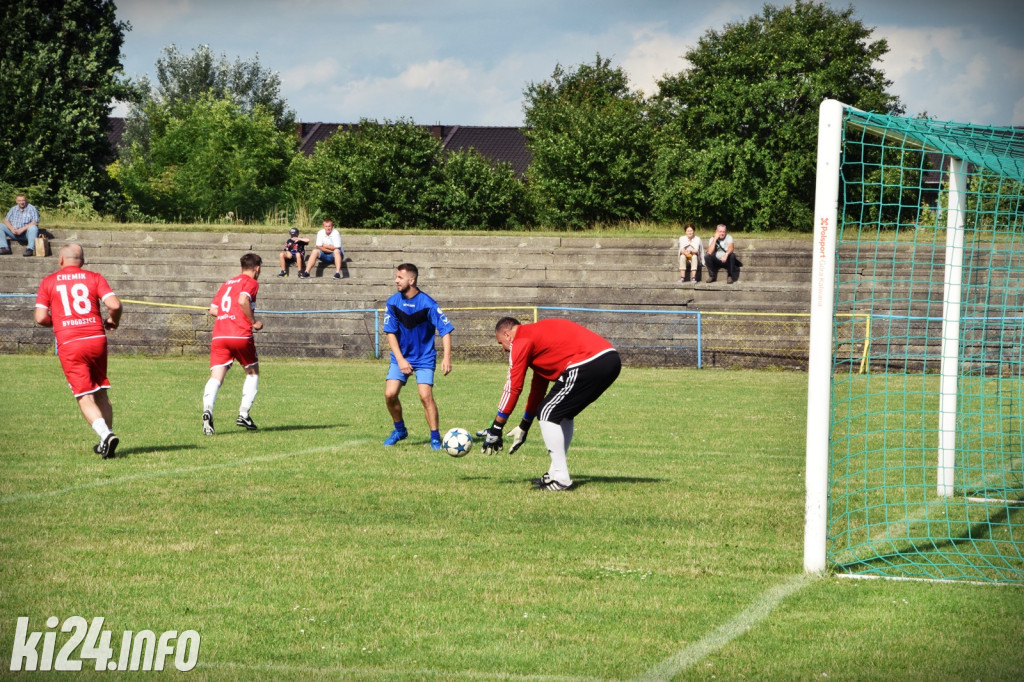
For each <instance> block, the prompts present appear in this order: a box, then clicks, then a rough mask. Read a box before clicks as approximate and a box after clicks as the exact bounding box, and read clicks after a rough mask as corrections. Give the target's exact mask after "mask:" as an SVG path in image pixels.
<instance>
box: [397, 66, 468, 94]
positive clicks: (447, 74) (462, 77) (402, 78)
mask: <svg viewBox="0 0 1024 682" xmlns="http://www.w3.org/2000/svg"><path fill="white" fill-rule="evenodd" d="M471 77H472V76H471V74H470V71H469V69H468V68H466V65H465V64H463V63H462V62H460V61H458V60H457V59H443V60H437V59H432V60H430V61H428V62H424V63H422V64H412V65H411V66H408V67H406V69H405V71H403V72H402V73H401V74H399V76H398V77H397V78H396V79H395V81H396V82H397V84H398V85H399V86H401V87H403V88H405V89H409V90H438V89H441V90H445V89H451V90H458V89H461V88H463V87H465V86H466V85H467V83H468V81H469V80H470V79H471Z"/></svg>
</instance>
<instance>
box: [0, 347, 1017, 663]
mask: <svg viewBox="0 0 1024 682" xmlns="http://www.w3.org/2000/svg"><path fill="white" fill-rule="evenodd" d="M384 371H385V365H384V363H383V362H371V361H336V360H335V361H301V362H300V361H286V360H278V359H274V358H268V359H266V360H265V362H264V363H263V367H262V377H261V382H260V394H259V397H258V398H257V401H256V405H255V407H254V409H253V412H252V415H253V418H254V419H255V420H256V422H257V423H258V424H259V425H260V430H259V431H258V432H254V433H249V432H244V431H242V430H241V429H238V428H236V427H235V426H234V424H233V422H234V416H235V414H236V410H237V406H238V399H239V394H240V390H241V380H242V373H241V372H240V371H239V370H238V368H235V369H234V370H232V372H231V373H229V375H228V380H227V381H226V383H225V386H224V388H223V389H222V391H221V394H220V400H219V402H218V405H217V411H216V423H217V426H218V430H219V433H218V434H217V435H216V436H215V437H213V438H205V437H203V436H202V435H201V427H200V422H199V413H200V395H201V392H202V387H203V384H204V382H205V380H206V377H207V368H206V360H205V358H184V359H182V358H160V359H153V358H141V357H139V358H136V357H114V358H112V361H111V368H110V376H111V380H112V382H113V384H114V388H113V390H112V391H111V398H112V401H113V403H114V407H115V412H116V423H115V426H116V430H117V432H118V434H119V435H120V437H121V447H120V449H119V455H121V456H120V457H118V458H117V459H116V460H112V461H103V460H100V459H99V457H97V456H96V455H94V454H92V452H91V447H92V444H93V442H94V441H95V436H94V434H93V433H92V431H91V430H90V429H89V428H88V426H87V425H86V424H85V422H84V420H82V418H81V416H80V414H79V413H78V410H77V408H76V407H75V405H74V402H73V400H72V398H71V396H70V394H69V392H68V390H67V385H66V384H65V383H64V380H63V377H62V375H61V373H60V368H59V366H58V363H57V361H56V359H55V358H54V357H52V356H31V355H22V356H0V373H2V375H3V376H4V377H5V381H4V384H5V385H4V388H3V389H2V393H0V395H2V396H3V401H2V404H3V410H2V412H0V465H2V467H3V477H2V479H0V519H2V521H3V523H2V528H0V556H2V559H0V655H2V657H3V659H4V665H3V667H2V671H0V678H9V677H18V676H22V677H24V676H29V677H31V676H32V675H31V674H26V673H11V672H8V670H9V667H10V666H9V662H10V656H11V652H12V648H13V642H14V632H15V624H16V621H17V619H18V617H22V616H28V617H30V619H31V621H30V622H31V626H30V628H29V629H30V630H34V631H44V630H46V628H45V626H44V622H45V621H46V619H47V618H48V617H51V616H56V617H57V618H58V619H59V620H61V621H64V620H65V619H67V618H69V617H71V616H75V615H77V616H82V617H84V618H86V619H87V620H88V619H91V618H93V617H95V616H103V617H104V618H105V619H106V621H105V623H104V628H105V629H109V630H111V631H112V633H113V638H112V645H113V648H114V649H115V650H116V649H117V648H118V646H119V644H120V642H121V633H122V632H123V631H126V630H131V631H140V630H144V629H149V630H153V631H155V632H156V633H157V634H159V633H161V632H163V631H168V630H178V631H184V630H188V629H192V630H195V631H196V632H198V633H199V634H200V635H201V637H202V644H201V649H200V652H199V659H198V661H199V662H198V665H197V666H196V668H195V669H194V670H193V671H191V672H189V673H172V672H164V673H162V674H163V675H164V676H169V677H191V678H193V679H204V680H205V679H212V680H220V679H225V680H234V679H247V680H251V679H274V680H306V679H380V680H431V679H444V680H448V679H459V680H463V679H464V680H488V679H503V680H519V679H523V680H585V679H602V680H607V679H634V678H646V679H675V678H678V679H726V680H733V679H787V680H788V679H812V678H814V679H831V680H836V679H842V680H864V679H913V680H1019V679H1021V678H1022V677H1024V589H1022V588H1018V587H995V586H983V585H968V584H939V583H909V582H891V581H859V580H849V579H839V578H832V577H825V578H820V579H809V578H805V577H803V576H802V541H803V490H804V485H803V475H802V471H803V462H804V455H803V450H804V426H803V423H804V414H805V410H806V383H807V377H806V375H805V374H802V373H784V372H759V371H742V372H740V371H736V372H723V371H709V370H705V371H697V370H665V369H635V368H626V369H624V370H623V373H622V375H621V377H620V378H619V380H618V382H617V383H616V384H615V385H614V386H613V387H612V388H611V389H610V390H609V392H608V393H607V394H606V395H605V396H603V397H602V398H601V400H600V401H598V403H597V404H595V405H594V406H592V407H591V408H589V409H588V410H587V411H586V412H584V413H583V415H581V416H580V417H579V418H578V419H577V422H576V438H575V441H574V443H573V447H572V450H571V452H570V456H569V465H570V468H571V470H572V472H573V477H574V479H575V480H576V482H577V488H576V489H574V490H572V491H569V492H567V493H541V492H537V491H533V490H531V487H530V485H529V479H530V478H532V477H535V476H537V475H539V474H541V473H543V472H544V471H545V470H546V468H547V464H548V459H547V454H546V453H545V452H544V450H543V447H542V444H541V442H540V438H539V436H540V434H539V433H534V434H532V435H531V438H530V439H529V440H528V441H527V443H526V445H525V446H524V447H523V449H522V450H521V451H520V452H517V453H516V454H515V455H513V456H509V455H507V454H505V453H502V454H501V455H499V456H496V457H484V456H482V455H481V454H480V453H479V451H478V450H475V451H474V452H473V453H471V454H470V455H469V456H468V457H466V458H463V459H452V458H450V457H448V456H447V455H444V454H441V453H437V452H432V451H430V450H429V447H428V446H427V434H426V429H425V425H424V421H423V413H422V408H421V407H420V405H419V402H418V400H417V399H416V396H415V391H414V390H412V387H410V388H407V389H406V391H405V392H404V394H403V398H404V404H405V408H406V421H407V423H408V424H409V426H410V429H411V436H410V438H409V440H407V441H405V442H403V443H402V444H400V445H398V446H396V447H394V448H390V449H385V448H383V447H382V446H381V445H380V442H381V440H383V438H384V437H385V436H386V435H387V433H388V431H389V429H390V421H389V419H388V417H387V413H386V410H385V409H384V405H383V376H384ZM504 375H505V367H504V366H502V365H499V364H469V363H466V364H459V363H458V362H456V367H455V371H454V372H453V373H452V374H451V375H450V376H449V377H446V378H442V379H439V381H438V386H437V397H438V401H439V404H440V408H441V421H442V428H448V427H451V426H462V427H465V428H467V429H470V430H473V431H475V430H476V429H479V428H481V427H483V426H486V425H487V424H488V423H489V421H490V419H491V418H492V417H493V409H494V406H495V404H496V401H497V399H498V393H499V391H500V388H501V384H502V382H503V380H504ZM517 417H518V414H517ZM67 637H68V635H65V634H58V637H57V648H58V649H59V648H60V646H61V644H62V643H63V642H65V641H66V638H67ZM39 648H40V650H42V645H40V647H39ZM115 658H116V653H115ZM169 661H170V659H169ZM89 665H90V664H89V663H88V662H87V663H86V667H89ZM168 665H169V663H168ZM45 674H46V673H35V675H36V676H42V675H45ZM91 675H92V676H96V677H116V676H117V675H118V673H109V672H100V673H96V672H94V673H91ZM121 675H124V674H123V673H122V674H121ZM84 676H86V677H88V676H89V675H84Z"/></svg>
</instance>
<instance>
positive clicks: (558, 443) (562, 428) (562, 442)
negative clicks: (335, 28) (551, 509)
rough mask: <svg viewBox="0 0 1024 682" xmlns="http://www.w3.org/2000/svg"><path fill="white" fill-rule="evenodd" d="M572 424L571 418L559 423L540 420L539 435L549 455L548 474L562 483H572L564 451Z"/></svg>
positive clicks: (567, 444) (568, 440)
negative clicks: (549, 465) (549, 466)
mask: <svg viewBox="0 0 1024 682" xmlns="http://www.w3.org/2000/svg"><path fill="white" fill-rule="evenodd" d="M572 430H573V424H572V420H571V419H566V420H563V421H562V423H561V424H555V423H554V422H546V421H543V420H540V435H541V436H542V437H543V438H544V446H545V447H547V449H548V454H549V455H551V468H550V469H548V476H550V477H551V478H553V479H554V480H556V481H558V482H559V483H561V484H562V485H566V486H568V485H572V478H570V476H569V465H568V463H567V462H566V453H567V451H568V449H569V443H571V442H572Z"/></svg>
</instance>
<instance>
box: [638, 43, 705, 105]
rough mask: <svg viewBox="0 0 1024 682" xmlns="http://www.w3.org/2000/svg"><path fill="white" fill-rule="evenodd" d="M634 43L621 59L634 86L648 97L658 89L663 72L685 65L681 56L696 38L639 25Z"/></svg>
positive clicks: (678, 69) (676, 69)
mask: <svg viewBox="0 0 1024 682" xmlns="http://www.w3.org/2000/svg"><path fill="white" fill-rule="evenodd" d="M632 38H633V45H632V46H631V47H630V48H629V49H628V51H627V53H626V56H625V57H624V58H623V59H622V69H623V70H624V71H625V72H626V73H628V74H629V79H630V81H631V84H632V86H633V87H634V88H637V89H640V90H642V91H643V92H644V94H645V95H647V96H650V95H653V94H655V93H656V92H657V91H658V86H657V82H658V80H660V79H661V77H662V76H664V75H665V74H672V75H674V74H677V73H679V72H680V71H682V70H684V69H685V68H686V67H687V62H686V60H685V59H684V58H683V55H684V54H686V52H687V50H689V49H690V48H691V47H692V46H693V45H694V44H695V42H696V41H695V40H693V39H688V38H684V37H682V36H676V35H672V34H669V33H664V32H660V31H657V30H654V29H648V28H641V29H637V30H635V31H633V34H632Z"/></svg>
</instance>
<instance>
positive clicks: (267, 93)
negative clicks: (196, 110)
mask: <svg viewBox="0 0 1024 682" xmlns="http://www.w3.org/2000/svg"><path fill="white" fill-rule="evenodd" d="M136 87H137V88H138V89H139V90H140V91H141V94H140V99H141V102H140V103H138V104H137V106H134V107H132V109H131V110H130V111H129V113H128V120H127V126H126V130H125V137H124V143H125V145H126V146H129V147H130V146H131V145H133V144H135V143H136V142H138V143H140V144H141V145H142V147H143V149H145V148H146V147H147V145H148V144H149V138H150V135H151V134H152V127H153V125H154V121H151V120H150V116H154V115H156V116H159V115H162V114H163V113H164V112H166V113H168V114H169V115H172V116H173V115H175V112H176V111H177V110H178V108H179V107H181V106H185V107H186V108H187V106H188V105H190V104H191V103H192V102H195V101H196V100H198V99H200V98H202V97H205V96H206V95H207V94H209V95H212V97H213V99H230V100H231V101H232V102H234V103H235V104H236V105H238V107H239V108H240V109H241V110H242V111H244V112H252V111H253V110H254V109H255V108H256V107H261V108H262V109H263V110H264V111H266V112H269V113H270V115H271V116H272V117H273V119H274V125H275V126H276V127H277V128H278V130H281V131H292V130H293V129H294V126H295V112H294V111H292V110H291V109H290V108H288V103H287V102H286V101H285V99H284V98H283V97H282V96H281V77H280V75H278V73H277V72H276V71H271V70H270V69H268V68H266V67H264V66H263V65H262V64H260V61H259V56H258V55H257V56H256V57H253V58H252V59H249V60H242V59H241V58H237V57H236V58H235V60H234V61H230V60H229V59H228V58H227V56H226V55H224V54H223V53H222V54H221V55H220V56H219V57H218V56H216V55H215V54H214V52H213V50H211V49H210V47H209V46H208V45H200V46H199V47H197V48H195V49H194V50H192V52H191V53H189V54H183V53H182V52H181V51H180V50H179V49H178V48H177V46H175V45H173V44H171V45H168V46H167V47H165V48H164V49H163V54H162V55H161V56H160V58H159V59H157V60H156V83H155V84H153V83H151V82H150V81H149V79H148V78H143V79H142V80H140V81H139V82H138V83H137V84H136ZM151 103H156V104H158V105H162V109H154V108H153V107H152V106H149V105H150V104H151Z"/></svg>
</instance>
